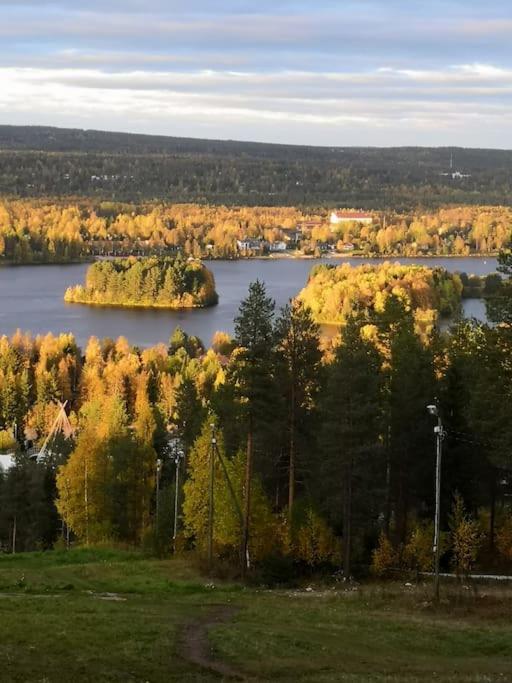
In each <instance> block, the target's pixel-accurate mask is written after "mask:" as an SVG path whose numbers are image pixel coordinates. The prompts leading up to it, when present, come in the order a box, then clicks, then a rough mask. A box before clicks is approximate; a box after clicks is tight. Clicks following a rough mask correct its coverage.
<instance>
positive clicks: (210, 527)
mask: <svg viewBox="0 0 512 683" xmlns="http://www.w3.org/2000/svg"><path fill="white" fill-rule="evenodd" d="M210 427H211V430H212V437H211V442H210V444H211V446H210V458H209V459H210V482H209V498H208V571H209V572H210V573H211V571H212V568H213V516H214V505H213V493H214V479H215V450H216V444H217V437H216V436H215V424H214V423H212V424H210Z"/></svg>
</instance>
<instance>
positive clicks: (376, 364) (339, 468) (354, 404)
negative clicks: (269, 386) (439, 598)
mask: <svg viewBox="0 0 512 683" xmlns="http://www.w3.org/2000/svg"><path fill="white" fill-rule="evenodd" d="M381 365H382V358H381V357H380V354H379V353H378V351H377V350H376V348H375V345H374V344H373V343H372V342H370V341H368V340H366V339H364V338H363V337H362V336H361V321H360V320H357V319H355V318H350V319H349V320H348V321H347V324H346V326H345V327H344V329H343V331H342V334H341V343H340V345H339V346H338V347H337V349H336V352H335V357H334V360H333V362H332V363H331V365H330V366H329V367H328V375H327V385H326V389H325V392H324V397H323V418H324V419H323V431H322V444H323V453H324V460H325V465H324V475H325V477H326V481H327V490H328V491H329V490H330V495H331V496H333V495H334V498H335V499H336V500H339V497H340V493H341V498H342V501H343V513H342V518H343V572H344V575H345V577H347V578H348V577H349V576H350V572H351V560H352V544H353V539H352V531H353V529H352V520H353V508H354V505H353V498H354V481H356V480H357V481H358V482H359V487H360V490H359V491H357V492H356V493H357V495H358V498H363V499H364V500H365V508H366V513H368V508H369V507H370V505H369V498H370V495H369V493H370V485H371V483H372V479H373V478H374V476H375V463H374V462H373V461H374V460H375V458H376V454H377V452H378V449H379V435H380V433H381V427H382V421H381V418H382V416H381V413H380V410H381V399H382V376H381ZM331 486H334V487H335V490H334V492H333V491H332V489H330V487H331Z"/></svg>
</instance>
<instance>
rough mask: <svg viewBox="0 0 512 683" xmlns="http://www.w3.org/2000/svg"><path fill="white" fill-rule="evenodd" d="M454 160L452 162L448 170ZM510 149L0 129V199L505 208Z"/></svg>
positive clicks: (511, 176)
mask: <svg viewBox="0 0 512 683" xmlns="http://www.w3.org/2000/svg"><path fill="white" fill-rule="evenodd" d="M451 159H453V164H451ZM511 169H512V152H510V151H503V150H488V149H460V148H415V147H399V148H386V149H380V148H369V147H306V146H293V145H270V144H259V143H250V142H235V141H216V140H194V139H187V138H172V137H162V136H150V135H131V134H126V133H107V132H101V131H94V130H69V129H58V128H47V127H29V126H0V194H1V195H10V196H17V197H47V196H82V197H95V198H98V199H105V200H115V201H147V200H155V199H156V200H160V201H167V202H194V203H196V202H198V203H211V204H227V205H233V204H236V205H240V204H246V205H264V206H268V205H272V206H279V205H287V206H318V205H322V206H331V205H334V206H337V205H339V204H343V205H346V206H362V207H365V208H366V209H379V210H415V209H417V208H419V207H422V208H423V209H433V208H437V207H439V206H442V205H446V204H504V205H509V204H510V197H511V196H512V170H511Z"/></svg>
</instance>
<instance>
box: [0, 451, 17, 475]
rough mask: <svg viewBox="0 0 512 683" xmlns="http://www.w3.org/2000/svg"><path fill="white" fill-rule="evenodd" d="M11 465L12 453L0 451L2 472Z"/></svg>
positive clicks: (12, 461) (12, 462) (12, 463)
mask: <svg viewBox="0 0 512 683" xmlns="http://www.w3.org/2000/svg"><path fill="white" fill-rule="evenodd" d="M13 465H14V453H0V471H1V470H3V471H4V472H7V470H9V469H11V467H13Z"/></svg>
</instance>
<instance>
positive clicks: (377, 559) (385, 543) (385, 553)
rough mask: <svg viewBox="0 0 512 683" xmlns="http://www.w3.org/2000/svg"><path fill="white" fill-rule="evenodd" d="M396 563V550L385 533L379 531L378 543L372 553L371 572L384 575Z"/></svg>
mask: <svg viewBox="0 0 512 683" xmlns="http://www.w3.org/2000/svg"><path fill="white" fill-rule="evenodd" d="M396 564H397V552H396V550H395V549H394V548H393V545H392V543H391V541H390V540H389V538H388V537H387V536H386V534H385V533H384V532H383V531H381V534H380V536H379V545H378V546H377V547H376V548H375V550H374V551H373V553H372V564H371V572H372V574H375V576H384V575H385V574H386V573H387V572H388V571H389V570H390V569H391V568H393V567H395V566H396Z"/></svg>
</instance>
